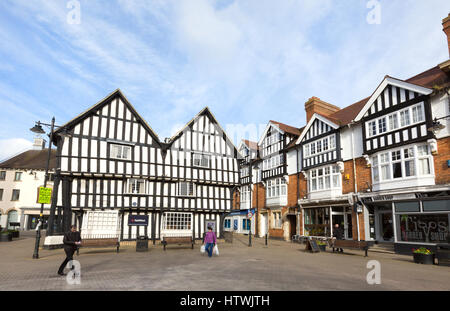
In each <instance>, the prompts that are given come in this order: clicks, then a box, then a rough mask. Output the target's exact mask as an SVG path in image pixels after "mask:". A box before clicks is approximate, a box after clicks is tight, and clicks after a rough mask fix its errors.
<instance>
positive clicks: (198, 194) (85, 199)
mask: <svg viewBox="0 0 450 311" xmlns="http://www.w3.org/2000/svg"><path fill="white" fill-rule="evenodd" d="M62 129H64V130H65V131H68V132H70V133H71V135H70V136H69V137H68V136H67V135H66V136H65V137H64V136H60V135H58V131H61V130H62ZM58 131H57V132H56V133H55V135H54V143H55V144H56V145H57V150H58V151H57V158H58V166H57V167H58V170H57V176H56V177H57V178H56V181H55V188H58V187H61V188H62V189H60V190H59V193H60V195H61V198H60V202H57V200H54V202H53V205H52V208H53V209H54V210H55V209H58V208H59V209H61V208H62V209H64V211H65V214H66V215H74V217H73V220H70V216H67V221H66V228H65V229H67V226H68V224H69V223H70V222H74V221H75V222H76V223H78V224H79V225H80V227H81V232H82V235H103V236H104V235H113V236H118V237H120V240H122V241H125V240H134V239H136V237H137V236H146V237H148V238H149V239H152V240H153V241H155V240H157V239H161V237H162V236H168V235H177V236H180V235H181V236H193V237H194V238H196V239H199V238H202V237H203V234H204V232H205V231H206V227H207V225H211V226H213V227H214V230H215V231H216V232H217V233H218V234H219V235H220V234H221V228H222V221H223V216H224V214H225V213H226V212H227V211H229V210H230V209H231V204H232V191H233V188H235V187H237V186H238V185H239V167H238V158H239V157H240V155H239V153H238V151H237V148H235V146H234V145H233V143H232V142H231V141H230V140H229V139H228V137H227V135H226V134H225V132H224V131H223V129H222V128H221V126H220V125H219V123H218V122H217V120H216V119H215V117H214V116H213V115H212V113H211V112H210V110H209V109H208V108H205V109H203V110H202V111H201V112H200V113H199V114H197V115H196V116H195V117H194V118H193V119H192V120H191V121H190V122H188V124H187V125H186V126H185V127H184V128H183V129H182V130H180V131H179V132H178V133H177V134H176V135H174V136H173V137H171V138H170V139H166V140H165V141H164V142H162V141H160V139H159V138H158V136H157V135H156V134H155V133H154V131H153V130H152V129H151V127H150V126H149V125H148V124H147V122H146V121H145V120H144V119H143V118H142V117H141V116H140V115H139V114H138V113H137V111H136V110H135V109H134V108H133V106H132V105H131V104H130V103H129V101H128V100H127V99H126V98H125V96H124V95H123V94H122V93H121V92H120V90H117V91H115V92H113V93H112V94H110V95H109V96H107V97H106V98H105V99H103V100H102V101H100V102H99V103H98V104H96V105H94V106H93V107H91V108H90V109H88V110H87V111H86V112H84V113H82V114H80V115H79V116H78V117H76V118H74V119H73V120H71V121H70V122H68V123H67V124H65V125H64V126H62V127H61V128H60V129H59V130H58ZM58 203H59V204H60V205H59V204H58ZM137 224H139V225H137Z"/></svg>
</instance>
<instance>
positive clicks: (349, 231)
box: [344, 213, 353, 240]
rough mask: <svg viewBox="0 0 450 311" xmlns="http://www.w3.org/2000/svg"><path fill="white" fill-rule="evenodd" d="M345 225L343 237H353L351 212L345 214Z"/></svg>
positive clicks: (350, 238)
mask: <svg viewBox="0 0 450 311" xmlns="http://www.w3.org/2000/svg"><path fill="white" fill-rule="evenodd" d="M345 220H346V221H345V225H344V234H345V238H346V239H349V240H352V239H353V223H352V214H350V213H347V214H345Z"/></svg>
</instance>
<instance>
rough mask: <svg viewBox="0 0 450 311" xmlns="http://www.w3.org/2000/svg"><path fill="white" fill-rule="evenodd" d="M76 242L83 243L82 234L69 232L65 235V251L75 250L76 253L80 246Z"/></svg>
mask: <svg viewBox="0 0 450 311" xmlns="http://www.w3.org/2000/svg"><path fill="white" fill-rule="evenodd" d="M75 242H81V235H80V232H78V231H75V232H72V231H69V232H67V233H66V234H64V239H63V243H64V249H67V250H71V249H72V250H74V251H76V250H77V249H78V245H76V244H75Z"/></svg>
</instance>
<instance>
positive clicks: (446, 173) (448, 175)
mask: <svg viewBox="0 0 450 311" xmlns="http://www.w3.org/2000/svg"><path fill="white" fill-rule="evenodd" d="M437 143H438V153H437V154H435V155H433V158H434V174H435V176H436V179H435V181H436V184H437V185H443V184H449V183H450V168H448V167H447V160H450V137H446V138H443V139H439V140H438V141H437Z"/></svg>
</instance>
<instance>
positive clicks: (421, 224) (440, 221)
mask: <svg viewBox="0 0 450 311" xmlns="http://www.w3.org/2000/svg"><path fill="white" fill-rule="evenodd" d="M397 217H398V218H397V219H398V230H399V231H398V232H399V235H398V239H399V241H403V242H425V243H450V235H449V214H416V215H411V214H410V215H408V214H398V215H397Z"/></svg>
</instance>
